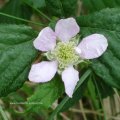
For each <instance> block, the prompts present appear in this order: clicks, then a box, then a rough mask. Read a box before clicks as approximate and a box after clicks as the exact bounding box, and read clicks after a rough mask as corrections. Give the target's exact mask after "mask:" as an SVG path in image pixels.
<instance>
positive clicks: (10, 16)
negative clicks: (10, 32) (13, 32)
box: [0, 12, 45, 26]
mask: <svg viewBox="0 0 120 120" xmlns="http://www.w3.org/2000/svg"><path fill="white" fill-rule="evenodd" d="M0 15H3V16H6V17H9V18H13V19H16V20H20V21H23V22H29V23H32V24H35V25H39V26H45V25H44V24H42V23H36V22H32V21H30V20H25V19H23V18H19V17H15V16H12V15H9V14H6V13H2V12H0Z"/></svg>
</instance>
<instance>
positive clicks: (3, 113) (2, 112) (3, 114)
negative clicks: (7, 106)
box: [0, 106, 8, 120]
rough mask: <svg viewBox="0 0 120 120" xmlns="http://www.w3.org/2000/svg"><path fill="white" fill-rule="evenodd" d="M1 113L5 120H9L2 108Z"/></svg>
mask: <svg viewBox="0 0 120 120" xmlns="http://www.w3.org/2000/svg"><path fill="white" fill-rule="evenodd" d="M0 113H1V115H2V117H3V119H4V120H8V118H7V116H6V113H5V112H4V111H3V109H2V107H1V106H0Z"/></svg>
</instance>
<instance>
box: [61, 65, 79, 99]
mask: <svg viewBox="0 0 120 120" xmlns="http://www.w3.org/2000/svg"><path fill="white" fill-rule="evenodd" d="M62 80H63V82H64V85H65V92H66V94H67V95H68V96H69V97H72V95H73V91H74V89H75V86H76V84H77V82H78V81H79V73H78V71H77V70H75V69H74V68H73V66H70V67H68V68H66V69H65V70H64V71H63V72H62Z"/></svg>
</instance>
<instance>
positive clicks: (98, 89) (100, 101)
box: [93, 76, 106, 120]
mask: <svg viewBox="0 0 120 120" xmlns="http://www.w3.org/2000/svg"><path fill="white" fill-rule="evenodd" d="M93 81H94V83H95V86H96V89H97V92H98V97H99V99H100V104H101V106H102V110H103V113H104V120H106V114H105V110H104V107H103V104H102V98H101V95H100V92H99V88H98V85H97V82H96V80H95V77H94V76H93Z"/></svg>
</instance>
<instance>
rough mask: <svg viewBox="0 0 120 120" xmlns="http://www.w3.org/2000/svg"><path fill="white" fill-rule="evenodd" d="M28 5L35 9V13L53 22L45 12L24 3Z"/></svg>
mask: <svg viewBox="0 0 120 120" xmlns="http://www.w3.org/2000/svg"><path fill="white" fill-rule="evenodd" d="M23 2H24V3H26V4H27V5H29V6H30V7H31V8H33V9H34V10H35V11H37V12H38V13H39V14H41V15H42V16H43V17H44V18H46V19H47V20H49V21H52V20H51V19H50V18H49V17H48V16H47V15H45V14H44V13H43V12H41V11H40V10H39V9H37V8H35V7H34V6H32V5H30V4H29V3H28V2H26V1H24V0H23Z"/></svg>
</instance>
